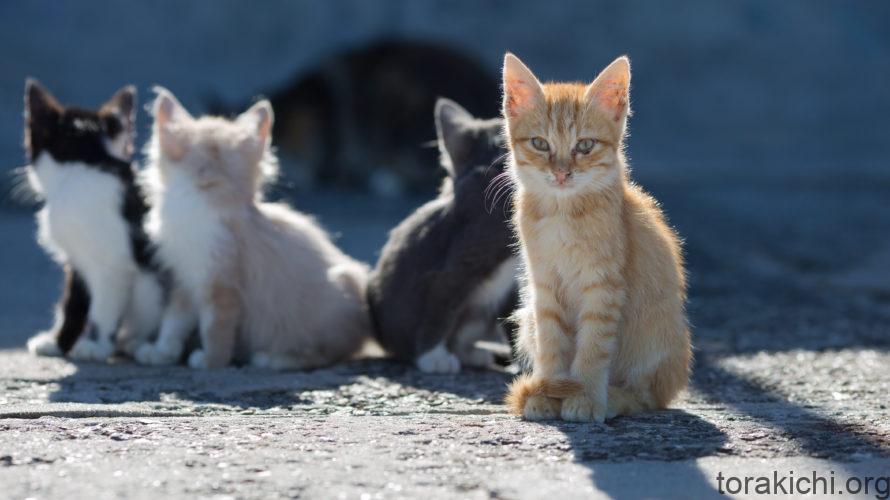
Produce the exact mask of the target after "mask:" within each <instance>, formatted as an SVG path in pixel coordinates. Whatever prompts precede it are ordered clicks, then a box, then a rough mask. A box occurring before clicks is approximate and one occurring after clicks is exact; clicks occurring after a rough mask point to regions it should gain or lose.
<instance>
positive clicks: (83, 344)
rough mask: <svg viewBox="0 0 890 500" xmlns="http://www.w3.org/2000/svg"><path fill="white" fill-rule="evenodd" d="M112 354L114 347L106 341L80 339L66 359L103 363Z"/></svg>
mask: <svg viewBox="0 0 890 500" xmlns="http://www.w3.org/2000/svg"><path fill="white" fill-rule="evenodd" d="M112 354H114V345H113V344H112V343H111V342H108V341H102V340H89V339H84V338H81V339H80V340H78V341H77V343H76V344H74V347H72V348H71V350H70V351H69V352H68V357H70V358H71V359H76V360H79V361H105V360H107V359H108V358H110V357H111V355H112Z"/></svg>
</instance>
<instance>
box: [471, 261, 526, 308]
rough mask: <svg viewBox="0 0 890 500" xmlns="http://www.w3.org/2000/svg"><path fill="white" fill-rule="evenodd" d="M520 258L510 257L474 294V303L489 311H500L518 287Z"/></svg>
mask: <svg viewBox="0 0 890 500" xmlns="http://www.w3.org/2000/svg"><path fill="white" fill-rule="evenodd" d="M518 272H519V257H510V258H509V259H507V260H505V261H504V262H502V263H501V265H500V266H498V268H497V269H495V271H494V272H493V273H491V276H489V277H488V278H487V279H486V280H485V281H483V282H482V283H481V284H480V285H479V287H478V288H476V290H475V291H474V292H473V299H472V300H473V303H474V304H475V305H477V306H480V307H482V308H484V309H485V310H487V311H494V310H495V309H498V308H499V307H500V306H501V305H502V304H503V303H504V300H506V299H507V297H508V296H509V295H510V292H511V291H513V289H514V288H515V287H516V276H517V274H518Z"/></svg>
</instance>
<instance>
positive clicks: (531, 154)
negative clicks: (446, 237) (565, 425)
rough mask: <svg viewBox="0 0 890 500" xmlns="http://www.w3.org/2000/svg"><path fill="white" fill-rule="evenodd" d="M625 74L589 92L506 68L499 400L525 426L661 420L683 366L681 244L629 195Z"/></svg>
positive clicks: (622, 65)
mask: <svg viewBox="0 0 890 500" xmlns="http://www.w3.org/2000/svg"><path fill="white" fill-rule="evenodd" d="M629 90H630V62H629V61H628V59H627V58H626V57H620V58H618V59H616V60H615V61H614V62H613V63H612V64H610V65H609V66H608V67H607V68H606V69H605V70H603V72H602V73H600V75H599V76H598V77H597V78H596V79H595V80H594V81H593V83H591V84H589V85H585V84H580V83H548V84H543V85H542V84H541V83H539V82H538V80H537V78H536V77H535V76H534V74H532V72H531V71H530V70H529V69H528V68H527V67H525V65H523V64H522V63H521V62H520V61H519V59H517V58H516V57H515V56H513V55H512V54H507V56H506V58H505V60H504V116H505V118H506V129H507V136H508V138H509V146H510V153H511V166H510V169H511V175H512V176H513V178H514V181H515V184H516V190H515V194H514V196H515V198H514V204H515V219H514V223H515V228H516V231H517V232H518V235H519V239H520V243H521V253H522V258H523V263H524V279H525V285H524V287H523V308H522V310H520V311H519V312H518V313H517V318H518V320H519V325H520V328H519V347H520V350H521V352H522V354H523V355H524V357H525V360H526V363H527V365H529V368H531V374H529V375H525V376H522V377H520V378H518V379H517V380H516V381H515V382H514V383H513V384H511V386H510V389H509V395H508V397H507V402H508V404H509V406H510V408H511V410H512V411H514V412H515V413H517V414H521V415H523V416H524V417H525V418H527V419H530V420H536V419H542V418H554V417H560V418H562V419H564V420H572V421H599V422H601V421H603V420H604V419H605V418H611V417H613V416H616V415H624V414H630V413H634V412H638V411H644V410H651V409H656V408H664V407H665V406H667V405H668V404H669V403H670V402H671V401H672V400H673V399H674V398H675V397H676V396H677V394H678V393H679V392H680V391H681V390H683V389H684V388H685V387H686V384H687V382H688V378H689V369H690V368H689V367H690V362H691V358H692V351H691V345H690V334H689V326H688V323H687V320H686V314H685V301H686V280H685V271H684V269H683V261H682V255H681V248H680V240H679V238H678V236H677V234H676V233H675V232H674V231H673V230H672V229H671V227H670V226H668V224H667V223H666V221H665V219H664V216H663V214H662V212H661V209H660V208H659V206H658V203H657V202H656V201H655V200H654V199H653V198H652V197H651V196H649V195H648V194H646V193H645V192H644V191H643V190H642V189H640V188H639V187H638V186H636V185H635V184H633V183H632V182H631V181H630V179H629V176H628V171H627V166H626V162H625V158H624V153H623V144H624V137H625V128H626V122H627V116H628V114H629V111H630V107H629V95H630V94H629Z"/></svg>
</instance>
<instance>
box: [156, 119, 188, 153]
mask: <svg viewBox="0 0 890 500" xmlns="http://www.w3.org/2000/svg"><path fill="white" fill-rule="evenodd" d="M159 128H160V130H159V131H158V134H159V136H158V139H159V142H160V144H161V151H162V152H163V153H164V156H166V157H167V158H169V159H171V160H173V161H179V160H181V159H182V158H183V157H184V156H185V153H186V147H185V144H184V143H183V141H182V140H181V139H180V138H179V137H177V136H176V133H175V132H173V131H171V130H170V128H169V125H160V127H159Z"/></svg>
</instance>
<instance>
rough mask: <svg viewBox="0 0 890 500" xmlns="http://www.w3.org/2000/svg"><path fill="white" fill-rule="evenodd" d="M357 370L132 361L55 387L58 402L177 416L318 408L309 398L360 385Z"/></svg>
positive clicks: (91, 367)
mask: <svg viewBox="0 0 890 500" xmlns="http://www.w3.org/2000/svg"><path fill="white" fill-rule="evenodd" d="M355 375H356V370H355V368H354V365H353V364H351V363H350V364H345V365H339V366H335V367H332V368H328V369H321V370H314V371H307V372H278V371H271V370H261V369H256V368H250V367H228V368H224V369H220V370H207V371H197V370H191V369H189V368H187V367H185V366H166V367H151V366H141V365H138V364H135V363H133V362H130V361H119V362H115V363H112V364H104V363H78V364H77V371H75V372H74V373H73V374H71V375H68V376H66V377H63V378H61V379H59V380H57V381H56V382H55V384H56V385H57V386H58V388H57V389H56V390H54V391H53V392H52V393H51V394H50V395H49V400H50V401H53V402H65V403H84V404H102V405H122V406H126V404H128V403H153V404H151V405H150V406H149V407H145V405H142V406H140V407H138V408H134V409H135V410H137V411H140V410H141V411H149V412H150V411H151V409H156V410H158V411H166V412H169V411H177V410H189V409H192V408H195V407H207V406H216V407H217V408H218V409H220V410H223V411H224V410H226V409H235V410H238V409H248V408H251V409H258V410H267V409H271V408H282V409H288V408H294V407H299V406H304V405H310V404H312V403H313V401H312V400H311V398H308V397H307V396H306V395H307V394H312V393H313V392H314V391H335V390H337V389H338V388H340V387H343V386H345V385H349V384H352V383H353V382H354V381H355Z"/></svg>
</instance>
